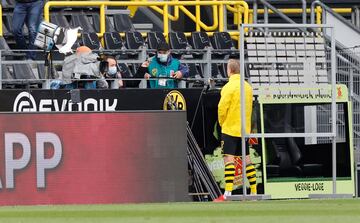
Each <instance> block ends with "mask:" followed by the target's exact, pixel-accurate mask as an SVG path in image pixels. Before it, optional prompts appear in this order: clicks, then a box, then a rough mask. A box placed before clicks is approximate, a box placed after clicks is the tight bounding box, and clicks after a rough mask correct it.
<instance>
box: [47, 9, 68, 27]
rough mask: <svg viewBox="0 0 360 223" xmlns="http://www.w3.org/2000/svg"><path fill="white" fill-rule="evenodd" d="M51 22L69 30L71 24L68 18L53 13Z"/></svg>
mask: <svg viewBox="0 0 360 223" xmlns="http://www.w3.org/2000/svg"><path fill="white" fill-rule="evenodd" d="M50 16H51V17H50V19H51V20H50V22H51V23H54V24H56V25H58V26H61V27H65V28H68V27H70V24H69V22H68V21H67V19H66V17H65V16H64V15H63V14H62V13H61V12H59V13H51V15H50Z"/></svg>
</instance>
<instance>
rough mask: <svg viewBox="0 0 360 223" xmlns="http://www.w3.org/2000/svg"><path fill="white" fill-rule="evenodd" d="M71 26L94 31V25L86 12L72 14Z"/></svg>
mask: <svg viewBox="0 0 360 223" xmlns="http://www.w3.org/2000/svg"><path fill="white" fill-rule="evenodd" d="M70 23H71V27H72V28H76V27H79V26H80V27H81V28H82V31H83V32H87V33H93V32H95V29H94V27H93V26H92V25H91V23H90V21H89V18H88V17H87V15H86V14H84V13H79V12H75V13H72V14H71V22H70Z"/></svg>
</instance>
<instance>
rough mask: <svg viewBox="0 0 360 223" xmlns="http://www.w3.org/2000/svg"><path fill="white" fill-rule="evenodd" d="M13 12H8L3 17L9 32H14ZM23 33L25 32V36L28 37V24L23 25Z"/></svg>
mask: <svg viewBox="0 0 360 223" xmlns="http://www.w3.org/2000/svg"><path fill="white" fill-rule="evenodd" d="M12 18H13V16H12V14H7V15H6V16H5V17H3V24H4V25H5V26H6V28H7V30H8V32H9V33H11V34H12V33H13V28H12ZM23 33H24V36H25V37H27V36H28V33H29V31H28V29H27V26H24V27H23Z"/></svg>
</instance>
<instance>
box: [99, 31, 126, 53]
mask: <svg viewBox="0 0 360 223" xmlns="http://www.w3.org/2000/svg"><path fill="white" fill-rule="evenodd" d="M104 41H105V48H106V49H108V50H120V49H122V48H123V47H124V42H123V40H122V38H121V36H120V34H119V33H118V32H106V33H104Z"/></svg>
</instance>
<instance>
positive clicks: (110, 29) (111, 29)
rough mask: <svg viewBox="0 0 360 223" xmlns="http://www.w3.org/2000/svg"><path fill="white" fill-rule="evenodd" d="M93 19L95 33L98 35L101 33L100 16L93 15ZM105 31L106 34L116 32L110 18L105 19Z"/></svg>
mask: <svg viewBox="0 0 360 223" xmlns="http://www.w3.org/2000/svg"><path fill="white" fill-rule="evenodd" d="M92 19H93V24H94V27H95V31H96V32H97V33H99V32H100V16H99V14H94V15H92ZM105 31H106V32H115V28H114V26H113V25H112V24H111V22H110V19H109V18H108V17H105Z"/></svg>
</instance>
